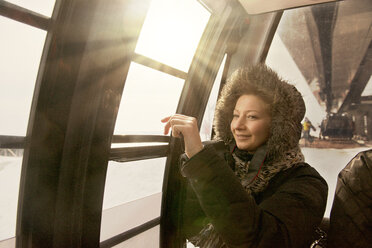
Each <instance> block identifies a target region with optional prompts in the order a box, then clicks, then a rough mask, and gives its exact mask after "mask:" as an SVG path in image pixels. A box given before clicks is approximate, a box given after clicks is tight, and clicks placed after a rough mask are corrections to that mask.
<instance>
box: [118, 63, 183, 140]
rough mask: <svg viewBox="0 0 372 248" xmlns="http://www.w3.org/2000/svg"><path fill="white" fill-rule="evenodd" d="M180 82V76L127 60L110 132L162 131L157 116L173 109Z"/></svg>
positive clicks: (166, 114) (149, 132) (168, 112)
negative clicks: (126, 69)
mask: <svg viewBox="0 0 372 248" xmlns="http://www.w3.org/2000/svg"><path fill="white" fill-rule="evenodd" d="M183 84H184V80H183V79H179V78H176V77H173V76H170V75H168V74H165V73H162V72H159V71H157V70H153V69H150V68H148V67H145V66H142V65H139V64H136V63H131V65H130V69H129V73H128V77H127V79H126V82H125V87H124V91H123V96H122V102H121V104H120V108H119V113H118V117H117V120H116V125H115V131H114V133H115V134H122V135H125V134H156V135H162V134H163V129H164V124H163V123H161V122H160V120H161V119H162V118H164V117H166V116H169V115H172V114H173V113H175V111H176V109H177V104H178V100H179V97H180V94H181V91H182V87H183Z"/></svg>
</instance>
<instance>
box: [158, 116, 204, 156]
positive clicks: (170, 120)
mask: <svg viewBox="0 0 372 248" xmlns="http://www.w3.org/2000/svg"><path fill="white" fill-rule="evenodd" d="M161 122H163V123H166V124H165V126H164V134H165V135H166V134H168V133H169V129H170V128H172V136H173V137H177V138H182V136H183V139H184V142H185V153H186V155H187V157H189V158H191V157H192V156H194V155H195V154H196V153H198V152H200V151H201V150H202V149H203V144H202V142H201V139H200V135H199V130H198V126H197V120H196V118H194V117H190V116H186V115H179V114H175V115H172V116H168V117H166V118H164V119H162V120H161Z"/></svg>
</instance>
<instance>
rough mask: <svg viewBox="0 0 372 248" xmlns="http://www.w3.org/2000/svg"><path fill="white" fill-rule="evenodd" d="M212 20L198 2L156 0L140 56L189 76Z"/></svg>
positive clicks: (141, 39) (139, 46) (144, 30)
mask: <svg viewBox="0 0 372 248" xmlns="http://www.w3.org/2000/svg"><path fill="white" fill-rule="evenodd" d="M209 17H210V13H209V12H208V11H207V10H206V9H205V8H204V7H203V6H201V5H200V3H199V2H198V1H196V0H177V1H175V0H152V2H151V5H150V9H149V11H148V14H147V17H146V20H145V23H144V25H143V28H142V31H141V34H140V37H139V40H138V43H137V47H136V53H139V54H142V55H145V56H147V57H150V58H152V59H155V60H157V61H159V62H162V63H164V64H167V65H170V66H172V67H175V68H177V69H179V70H182V71H185V72H187V71H188V69H189V66H190V64H191V60H192V58H193V56H194V53H195V51H196V48H197V45H198V43H199V40H200V37H201V35H202V33H203V31H204V28H205V26H206V24H207V22H208V19H209Z"/></svg>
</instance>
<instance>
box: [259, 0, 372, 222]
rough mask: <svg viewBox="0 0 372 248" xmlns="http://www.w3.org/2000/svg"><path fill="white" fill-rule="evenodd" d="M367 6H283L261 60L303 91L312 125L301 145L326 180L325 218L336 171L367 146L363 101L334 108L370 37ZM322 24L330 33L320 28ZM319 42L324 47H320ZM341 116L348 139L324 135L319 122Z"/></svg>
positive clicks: (358, 1) (351, 3)
mask: <svg viewBox="0 0 372 248" xmlns="http://www.w3.org/2000/svg"><path fill="white" fill-rule="evenodd" d="M368 6H369V7H368ZM370 7H372V5H371V3H370V1H369V2H368V1H365V0H355V1H341V2H337V3H329V4H322V5H319V6H312V7H304V8H300V9H292V10H287V11H285V12H284V13H283V16H282V19H281V21H280V23H279V26H278V29H277V32H276V34H275V36H274V39H273V42H272V45H271V47H270V50H269V53H268V56H267V59H266V64H267V65H268V66H270V67H271V68H273V69H274V70H275V71H277V72H278V73H279V75H280V76H281V77H282V78H284V79H286V80H288V81H289V82H290V83H293V84H294V85H295V86H296V88H297V89H298V90H299V91H300V92H301V93H302V95H303V97H304V100H305V104H306V117H307V118H308V119H309V120H310V121H311V122H312V125H313V126H314V127H315V128H316V131H311V132H310V135H311V139H304V138H303V139H301V141H300V145H301V146H302V148H301V149H302V152H303V154H304V155H305V160H306V161H307V162H308V163H309V164H310V165H312V166H313V167H315V168H316V169H317V170H318V172H319V173H320V174H321V175H322V176H323V177H324V178H325V179H326V181H327V183H328V186H329V194H328V201H327V208H326V213H325V216H326V217H329V214H330V210H331V207H332V203H333V198H334V193H335V188H336V180H337V175H338V173H339V172H340V170H341V169H342V168H344V167H345V166H346V164H347V163H348V162H349V161H350V159H351V158H353V157H354V156H355V155H356V154H357V153H358V152H360V151H363V150H367V149H368V148H369V147H371V145H372V144H371V143H368V142H366V141H365V140H366V139H365V138H363V137H366V136H367V134H368V132H367V131H365V130H366V128H367V126H368V123H366V121H365V115H364V114H365V113H367V112H368V113H371V112H370V107H369V106H368V105H364V106H363V104H353V105H352V106H351V107H349V108H347V109H346V112H345V111H343V113H339V110H340V106H341V105H342V103H343V101H344V99H345V97H346V95H347V93H348V91H349V90H350V84H351V82H352V80H353V79H354V76H355V74H356V72H357V71H358V70H359V65H360V63H361V61H362V59H363V57H364V56H365V54H366V52H367V49H368V45H369V44H370V42H371V39H372V37H371V36H370V35H369V34H370V25H371V23H372V15H371V8H370ZM327 28H328V29H329V30H331V29H332V32H324V31H327V30H325V29H327ZM319 30H321V32H320V31H319ZM329 30H328V31H329ZM330 34H331V35H330ZM322 46H323V47H328V49H323V50H322V49H321V47H322ZM363 73H370V72H368V71H367V72H363ZM327 75H331V76H330V77H328V76H327ZM364 75H365V74H364ZM326 77H328V79H329V80H331V83H330V87H328V88H327V87H326V81H327V78H326ZM363 78H366V77H363ZM368 79H369V80H370V78H368ZM328 82H329V81H328ZM360 83H363V84H364V83H367V82H360ZM366 91H367V92H368V84H367V86H366V88H365V92H366ZM327 93H331V94H330V95H331V97H332V98H333V99H332V98H331V99H330V100H329V103H331V107H330V108H328V109H327V107H326V104H327ZM363 94H366V93H363ZM336 117H337V118H336ZM333 120H334V121H333ZM341 120H346V121H348V124H349V123H351V122H353V124H355V125H346V127H347V128H349V127H350V126H352V128H353V129H352V136H353V137H352V138H350V137H346V136H342V135H340V136H338V137H332V138H330V137H329V136H327V135H325V134H324V133H325V129H324V128H321V124H322V123H325V122H323V121H327V123H328V124H329V123H332V122H333V123H334V124H337V123H336V121H341ZM369 121H370V120H369ZM338 123H340V122H338ZM343 123H345V122H343ZM328 124H327V125H328ZM322 126H323V125H322ZM342 126H343V125H342ZM333 127H335V125H333ZM337 130H338V131H337V132H338V133H340V134H342V133H343V132H344V131H343V130H342V128H341V127H337ZM345 130H346V129H345ZM330 165H332V166H331V167H332V168H331V167H330Z"/></svg>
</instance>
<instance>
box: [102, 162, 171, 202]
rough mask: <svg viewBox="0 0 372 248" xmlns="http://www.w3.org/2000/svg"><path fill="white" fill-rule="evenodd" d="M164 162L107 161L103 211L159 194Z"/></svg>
mask: <svg viewBox="0 0 372 248" xmlns="http://www.w3.org/2000/svg"><path fill="white" fill-rule="evenodd" d="M165 160H166V158H157V159H148V160H139V161H133V162H126V163H119V162H115V161H109V164H108V169H107V176H106V185H105V193H104V199H103V209H108V208H112V207H115V206H118V205H121V204H123V203H126V202H129V201H133V200H136V199H139V198H143V197H145V196H149V195H153V194H156V193H159V192H161V189H162V185H163V176H164V168H165Z"/></svg>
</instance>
